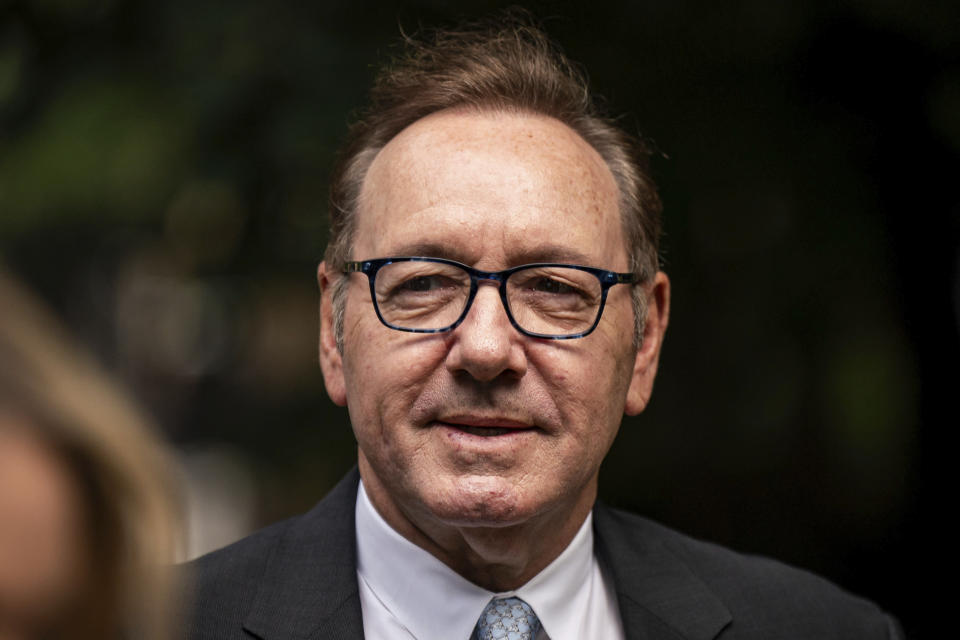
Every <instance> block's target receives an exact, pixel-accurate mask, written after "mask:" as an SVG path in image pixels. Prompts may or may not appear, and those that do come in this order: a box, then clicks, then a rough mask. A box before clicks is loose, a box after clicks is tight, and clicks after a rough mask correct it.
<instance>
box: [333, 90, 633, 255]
mask: <svg viewBox="0 0 960 640" xmlns="http://www.w3.org/2000/svg"><path fill="white" fill-rule="evenodd" d="M460 118H470V119H471V120H473V121H474V122H478V121H480V120H481V119H485V120H488V121H490V122H496V121H498V120H502V121H504V122H505V123H507V124H505V126H504V132H506V133H514V132H518V131H519V132H520V133H521V134H522V133H523V131H522V129H523V128H525V127H528V128H529V134H530V135H531V137H535V140H536V143H535V145H534V147H535V149H536V150H537V151H540V152H544V153H545V154H552V155H554V156H555V157H556V158H558V159H561V160H566V159H568V158H573V157H574V155H575V154H577V153H579V154H580V155H578V156H577V157H576V162H577V163H578V164H579V165H580V166H581V167H582V169H583V170H584V172H585V173H586V174H588V175H590V176H591V177H592V178H593V179H594V180H595V182H594V183H593V184H595V185H602V186H601V189H602V190H604V191H605V192H606V193H605V195H606V196H607V197H608V198H609V204H610V205H612V207H613V208H614V213H615V215H616V216H617V218H618V219H620V220H621V223H622V219H623V210H622V203H621V202H620V188H619V185H618V184H617V180H616V177H615V176H614V174H613V171H612V169H611V168H610V165H609V163H608V162H607V161H606V160H605V159H604V158H603V156H602V155H601V154H600V152H599V151H598V150H597V149H596V148H595V147H594V146H593V145H591V144H590V143H589V141H587V140H586V139H585V138H584V137H583V136H582V135H580V133H579V132H577V131H576V130H575V129H573V128H572V127H571V126H570V125H568V124H567V123H565V122H563V121H562V120H559V119H557V118H555V117H553V116H551V115H548V114H544V113H541V112H538V111H532V110H529V109H523V108H500V107H496V106H493V107H483V106H474V105H462V106H457V107H451V108H447V109H442V110H439V111H435V112H432V113H430V114H428V115H426V116H424V117H422V118H419V119H418V120H415V121H414V122H411V123H410V124H409V125H408V126H406V127H405V128H404V129H402V130H401V131H400V132H398V133H397V134H396V135H395V136H393V137H392V138H391V139H390V140H389V141H388V142H387V143H386V144H385V145H383V146H382V147H380V148H379V149H377V150H376V152H375V153H373V154H371V156H372V157H370V158H369V160H368V161H367V163H366V167H365V168H364V170H363V176H362V178H361V180H360V189H359V193H358V199H357V207H356V212H355V214H356V215H358V216H359V215H360V213H361V211H364V210H366V209H367V205H368V204H369V198H370V197H371V194H370V189H371V181H370V180H371V177H380V178H386V179H387V182H388V183H389V181H390V177H391V176H396V175H403V173H404V172H405V171H406V169H407V165H406V164H403V163H401V164H399V165H398V164H397V163H396V162H391V160H393V159H405V160H410V156H409V155H406V156H404V154H410V153H420V154H422V153H423V152H424V151H425V149H424V148H423V147H424V145H432V144H434V143H437V145H438V147H441V146H443V147H445V150H449V149H450V145H451V144H453V145H454V146H456V144H457V143H458V142H462V143H463V145H464V152H465V153H467V154H469V153H483V152H484V151H485V149H484V148H483V147H482V146H481V147H478V146H472V145H478V144H480V145H483V144H486V147H487V148H488V149H491V150H493V152H494V153H496V152H498V150H499V149H500V145H499V139H498V137H497V132H496V131H488V130H470V131H469V133H467V131H468V130H466V129H462V128H457V126H456V120H455V119H460ZM451 119H454V120H453V122H452V123H451ZM524 123H536V124H534V125H533V126H529V125H528V124H524ZM431 125H440V126H439V127H438V126H433V127H431ZM544 125H545V126H544ZM451 129H452V130H451ZM459 131H463V132H465V133H464V135H463V136H462V137H460V138H459V139H458V137H457V136H458V132H459ZM521 143H522V141H521ZM568 145H569V146H568ZM519 146H520V145H518V147H519ZM551 147H552V149H551ZM398 154H399V157H397V156H398ZM539 159H540V160H541V161H544V160H547V158H545V157H543V156H541V157H540V158H539ZM530 160H531V161H533V162H536V161H537V160H538V158H536V157H534V158H531V159H530ZM385 163H389V164H385ZM544 164H546V162H544ZM395 172H399V173H395ZM584 184H586V182H585V183H584ZM598 193H599V192H598ZM598 201H599V198H598ZM358 222H359V219H355V220H354V224H353V225H352V226H353V231H356V228H357V226H358ZM351 240H352V241H353V240H355V238H353V239H351ZM624 242H625V243H626V238H624ZM351 244H352V242H351ZM625 250H626V251H627V252H628V253H629V246H628V245H627V244H625Z"/></svg>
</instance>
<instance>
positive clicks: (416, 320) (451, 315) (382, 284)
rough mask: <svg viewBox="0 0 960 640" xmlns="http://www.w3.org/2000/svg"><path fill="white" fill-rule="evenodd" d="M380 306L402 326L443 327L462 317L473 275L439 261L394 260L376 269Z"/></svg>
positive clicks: (392, 321) (386, 316)
mask: <svg viewBox="0 0 960 640" xmlns="http://www.w3.org/2000/svg"><path fill="white" fill-rule="evenodd" d="M374 291H375V292H376V296H377V308H378V309H379V310H380V315H381V316H383V319H384V320H386V321H387V323H388V324H391V325H393V326H395V327H400V328H403V329H427V330H431V329H444V328H446V327H448V326H450V325H451V324H453V323H454V322H456V321H457V318H459V317H460V314H461V313H463V309H464V307H465V306H466V304H467V298H468V297H469V296H470V275H469V274H468V273H467V272H466V271H464V270H463V269H461V268H460V267H456V266H453V265H450V264H443V263H440V262H420V261H409V262H392V263H390V264H387V265H384V266H383V267H381V268H380V270H379V271H378V272H377V277H376V280H375V282H374Z"/></svg>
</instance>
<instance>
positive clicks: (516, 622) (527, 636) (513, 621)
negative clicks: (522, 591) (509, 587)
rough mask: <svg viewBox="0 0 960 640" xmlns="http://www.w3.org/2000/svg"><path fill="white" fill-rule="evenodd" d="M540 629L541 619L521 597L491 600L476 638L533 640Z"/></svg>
mask: <svg viewBox="0 0 960 640" xmlns="http://www.w3.org/2000/svg"><path fill="white" fill-rule="evenodd" d="M539 630H540V620H539V619H538V618H537V614H535V613H534V612H533V609H531V608H530V605H528V604H527V603H526V602H524V601H523V600H521V599H520V598H499V599H495V600H491V601H490V603H489V604H488V605H487V607H486V609H484V610H483V613H481V614H480V619H479V620H477V628H476V630H475V631H474V637H475V638H476V640H533V638H534V637H536V635H537V631H539Z"/></svg>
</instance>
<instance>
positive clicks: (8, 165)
mask: <svg viewBox="0 0 960 640" xmlns="http://www.w3.org/2000/svg"><path fill="white" fill-rule="evenodd" d="M304 4H307V3H276V2H273V3H266V2H244V1H233V2H195V1H193V0H191V1H186V0H173V1H165V2H148V1H146V0H42V1H36V2H22V1H16V0H14V1H10V0H0V256H2V259H3V261H4V262H6V263H7V265H8V266H9V267H11V268H12V269H13V270H14V271H15V272H16V273H18V274H19V275H20V276H21V277H22V278H23V279H24V280H25V281H26V282H27V283H28V284H29V285H31V286H32V287H34V289H35V290H37V291H38V292H39V293H40V294H41V295H42V296H43V298H44V299H45V300H46V301H47V302H48V303H49V304H51V305H52V306H53V307H54V309H55V310H56V311H57V312H59V314H60V315H61V317H62V318H63V319H64V321H65V322H66V323H67V324H68V326H69V327H70V328H71V329H72V331H73V332H74V333H75V334H76V335H77V336H78V337H79V338H80V339H81V340H82V341H83V342H84V343H85V344H87V345H89V346H90V348H91V349H92V350H93V351H94V352H95V353H96V354H97V355H99V357H100V358H101V359H102V360H104V361H105V362H106V363H107V364H108V365H109V366H110V367H111V368H112V370H113V371H115V372H116V373H117V375H119V376H120V377H121V379H122V380H124V381H125V382H126V384H127V385H128V387H129V388H130V389H131V391H132V392H133V393H134V395H135V396H136V397H137V398H138V399H139V400H140V401H141V402H142V403H143V404H144V405H145V406H146V407H147V409H148V410H149V411H150V412H151V413H152V414H153V416H154V417H155V418H156V420H157V421H158V422H159V423H160V424H161V425H162V427H163V428H164V429H165V431H166V435H167V436H168V438H169V439H170V440H171V441H172V442H174V443H175V445H176V447H177V448H178V450H179V451H180V454H181V457H182V459H183V461H184V466H185V468H186V469H187V471H186V474H187V483H188V484H189V486H190V496H191V497H190V500H191V504H192V507H191V509H192V513H193V514H194V516H195V518H196V521H197V523H199V524H196V525H195V526H194V527H193V530H192V532H191V536H193V540H192V543H191V544H192V545H193V546H192V547H191V553H199V552H200V551H204V550H206V549H207V548H208V547H210V546H212V545H214V544H221V543H224V542H228V541H229V540H230V539H232V538H233V537H236V536H239V535H241V534H242V533H243V532H244V531H246V530H248V529H250V528H251V527H256V526H260V525H262V524H264V523H267V522H269V521H272V520H275V519H278V518H281V517H285V516H288V515H291V514H294V513H297V512H300V511H303V510H305V509H307V508H308V507H309V506H310V505H312V504H313V503H314V502H315V501H316V500H317V499H318V498H319V497H320V496H321V495H322V494H323V493H324V492H325V491H326V490H327V489H328V488H329V487H331V486H332V484H333V483H335V482H336V480H337V479H338V478H339V477H340V476H341V475H342V474H343V473H344V471H346V470H347V469H348V468H349V467H350V466H351V465H352V464H353V460H354V457H355V452H354V441H353V438H352V434H351V432H350V429H349V423H348V421H347V416H346V412H345V411H344V410H341V409H338V408H337V407H334V406H333V405H332V403H331V402H330V401H329V400H328V399H327V397H326V394H325V392H324V390H323V386H322V380H321V377H320V373H319V370H318V367H317V366H316V346H315V336H316V331H317V326H316V303H317V293H316V285H315V279H314V273H315V267H316V263H317V261H318V260H319V259H320V257H321V255H322V252H323V249H324V246H325V241H326V232H325V228H324V226H325V202H326V195H327V193H326V182H327V176H328V173H329V170H330V167H331V160H332V157H333V153H334V151H335V149H336V147H337V144H338V142H339V141H340V140H341V138H342V137H343V134H344V132H345V130H346V125H347V122H348V120H349V115H350V113H351V112H352V111H353V110H355V109H356V108H357V107H359V106H360V105H361V104H362V103H363V100H364V96H365V92H366V88H367V86H368V84H369V82H370V79H371V78H372V75H373V69H374V67H375V66H376V64H377V63H378V62H382V61H384V60H386V59H387V58H388V56H389V54H390V51H391V46H390V43H391V42H393V41H394V40H395V39H396V36H397V34H398V31H399V30H398V26H402V27H403V28H404V29H406V30H408V31H413V30H416V28H417V25H418V24H420V23H423V24H436V23H442V22H447V21H449V20H451V19H454V18H458V17H461V16H467V17H469V16H478V15H481V14H483V13H485V12H487V11H489V10H491V9H493V8H496V7H498V6H502V5H503V4H505V3H497V2H478V1H473V2H461V3H458V4H457V9H456V10H454V9H451V8H449V7H447V6H446V5H445V4H443V3H440V2H429V1H426V0H424V1H422V2H403V3H384V2H379V3H374V2H363V1H357V2H350V3H348V2H326V3H314V6H309V7H304V6H303V5H304ZM528 6H529V7H530V8H532V9H533V10H534V12H535V13H536V14H537V15H538V16H540V17H541V18H543V19H544V21H545V25H546V27H547V30H548V31H549V32H550V33H551V34H552V35H553V36H555V37H556V38H557V39H558V40H559V41H560V43H561V44H562V45H563V46H564V48H565V50H566V52H567V53H568V54H569V55H570V56H571V57H572V58H574V59H575V60H578V61H580V62H582V63H583V64H584V65H585V67H586V68H587V70H588V71H589V73H590V76H591V79H592V82H593V84H594V86H595V88H596V89H597V90H598V91H599V92H600V93H601V94H603V95H604V96H606V98H607V100H608V102H609V104H610V106H611V108H612V110H613V111H614V112H616V113H623V114H625V116H624V118H623V121H622V122H623V124H624V126H626V127H627V128H628V129H630V130H632V131H634V132H641V133H642V134H644V135H645V136H647V137H649V138H651V139H652V140H653V141H654V142H655V143H656V145H657V148H658V149H659V152H660V154H659V155H658V156H657V158H656V159H655V163H654V172H655V176H656V178H657V180H658V181H659V183H660V185H661V187H662V195H663V199H664V201H665V207H666V209H665V230H666V237H665V240H664V257H665V268H666V270H667V271H668V273H669V274H670V275H671V277H672V279H673V287H674V289H673V291H674V298H673V315H672V323H671V328H670V331H669V333H668V336H667V343H666V348H665V352H664V355H663V362H662V367H661V374H660V377H659V379H658V383H657V388H656V391H655V394H654V401H653V404H652V406H651V407H650V409H649V410H648V411H647V412H646V413H645V414H643V415H641V416H639V417H637V418H631V419H627V420H625V422H624V424H623V429H622V432H621V435H620V436H619V439H618V441H617V443H616V444H615V445H614V450H613V451H612V452H611V454H610V457H609V459H608V461H607V463H606V465H605V467H604V469H603V472H602V474H603V476H604V477H603V479H602V485H601V486H602V494H603V497H604V499H606V500H607V501H609V502H611V503H613V504H615V505H618V506H622V507H626V508H630V509H633V510H636V511H639V512H641V513H644V514H648V515H650V516H652V517H654V518H657V519H660V520H662V521H664V522H665V523H667V524H669V525H671V526H674V527H677V528H680V529H683V530H685V531H687V532H689V533H692V534H694V535H697V536H701V537H705V538H709V539H713V540H716V541H719V542H722V543H724V544H727V545H730V546H733V547H735V548H737V549H740V550H744V551H748V552H754V553H763V554H768V555H773V556H776V557H778V558H781V559H783V560H786V561H788V562H791V563H794V564H798V565H801V566H804V567H807V568H810V569H813V570H815V571H818V572H821V573H823V574H825V575H826V576H828V577H830V578H831V579H833V580H835V581H837V582H839V583H840V584H841V585H843V586H844V587H846V588H848V589H850V590H853V591H856V592H859V593H862V594H864V595H866V596H868V597H870V598H872V599H874V600H876V601H878V602H879V603H880V604H881V605H882V606H884V607H885V608H887V609H889V610H891V611H892V612H893V613H895V614H896V615H897V616H899V617H900V618H901V620H902V621H903V622H904V624H905V626H906V627H907V629H908V631H910V632H911V634H912V635H914V636H927V635H929V636H935V635H940V633H941V627H940V624H941V622H940V620H941V617H940V616H943V615H944V614H945V611H946V610H947V609H946V608H945V607H949V605H948V604H947V601H946V598H945V595H946V594H944V593H941V594H938V593H936V590H935V589H934V588H933V587H932V585H931V580H932V579H933V577H934V576H942V577H946V578H947V584H950V581H949V578H950V577H952V576H951V575H950V574H949V573H947V572H946V571H945V568H946V564H947V561H946V558H947V557H950V558H952V557H953V556H954V555H955V550H954V549H950V548H948V547H946V545H947V541H948V540H951V539H952V538H953V531H954V529H950V530H949V531H948V529H947V528H946V524H945V522H944V520H945V518H943V517H941V513H947V512H948V509H949V508H950V507H949V504H955V503H954V502H952V500H950V501H948V500H949V499H948V498H947V495H948V493H947V491H948V485H947V479H946V476H947V474H946V470H947V469H949V468H951V467H952V466H953V464H952V463H953V461H952V460H949V461H948V460H947V456H948V451H947V445H946V433H947V432H949V431H950V430H951V425H953V427H957V426H958V425H960V412H958V409H957V406H956V402H955V399H956V397H957V395H958V393H957V391H958V389H960V376H958V356H960V347H958V316H960V278H958V273H960V252H958V238H960V197H958V182H960V180H958V176H960V173H958V169H960V166H958V165H960V20H958V17H960V11H958V10H957V6H956V4H955V2H952V1H950V2H948V1H940V2H936V1H934V2H923V3H908V2H905V1H896V0H857V1H852V2H840V3H837V2H827V1H807V2H801V1H798V0H795V1H792V2H769V1H768V0H739V1H736V2H725V3H717V2H710V1H705V0H701V1H699V2H688V3H675V2H668V1H666V0H658V1H652V2H627V1H622V2H613V1H597V2H589V3H579V2H556V3H531V4H529V5H528ZM0 318H2V309H0ZM201 524H202V526H201ZM204 527H205V529H204ZM218 527H219V529H218ZM201 529H202V531H201ZM950 562H951V564H952V560H951V561H950Z"/></svg>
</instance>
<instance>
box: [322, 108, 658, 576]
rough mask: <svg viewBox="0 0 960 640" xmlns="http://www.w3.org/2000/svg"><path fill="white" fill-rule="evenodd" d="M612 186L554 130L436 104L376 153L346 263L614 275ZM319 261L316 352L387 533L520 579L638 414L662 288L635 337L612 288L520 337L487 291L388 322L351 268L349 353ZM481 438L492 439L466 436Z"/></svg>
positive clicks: (546, 554) (537, 564)
mask: <svg viewBox="0 0 960 640" xmlns="http://www.w3.org/2000/svg"><path fill="white" fill-rule="evenodd" d="M617 202H618V194H617V189H616V185H615V182H614V179H613V176H612V174H611V173H610V171H609V170H608V169H607V167H606V165H605V164H604V162H603V160H602V159H601V158H600V156H599V155H598V154H597V153H596V151H595V150H593V149H592V148H591V147H590V146H589V145H588V144H587V143H586V142H585V141H584V140H583V139H582V138H580V137H579V136H578V135H577V134H576V133H574V132H573V131H572V130H571V129H569V128H568V127H567V126H566V125H564V124H562V123H560V122H558V121H556V120H553V119H551V118H547V117H543V116H538V115H531V114H522V113H503V112H500V113H495V112H477V111H466V110H448V111H442V112H439V113H435V114H432V115H430V116H428V117H426V118H424V119H422V120H420V121H418V122H416V123H414V124H413V125H411V126H410V127H408V128H407V129H405V130H404V131H403V132H401V133H400V134H399V135H398V136H397V137H396V138H394V139H393V140H392V141H391V142H390V143H389V144H388V145H387V146H386V147H385V148H384V149H383V150H382V151H381V152H380V153H379V155H378V156H377V157H376V159H375V160H374V162H373V164H372V166H371V167H370V170H369V172H368V174H367V177H366V180H365V182H364V185H363V190H362V193H361V203H360V208H359V210H358V220H357V229H356V236H355V242H354V247H353V258H354V259H360V260H363V259H369V258H378V257H388V256H400V255H429V256H436V257H445V258H450V259H454V260H458V261H460V262H463V263H465V264H469V265H472V266H474V267H477V268H479V269H484V270H490V271H493V270H500V269H504V268H508V267H511V266H515V265H518V264H525V263H530V262H547V261H551V262H567V263H575V264H584V265H589V266H595V267H601V268H605V269H611V270H616V271H627V270H628V254H627V248H626V246H625V242H624V235H623V232H622V226H621V224H620V214H619V211H618V204H617ZM337 277H340V275H339V274H332V273H328V272H327V270H326V267H325V265H323V264H321V265H320V269H319V271H318V279H319V281H320V285H321V288H322V289H323V303H322V315H323V317H322V330H321V345H320V358H321V365H322V367H323V372H324V379H325V383H326V386H327V390H328V393H329V394H330V396H331V398H332V399H333V400H334V402H336V403H338V404H341V405H344V404H345V405H346V406H347V407H348V408H349V412H350V419H351V422H352V424H353V429H354V432H355V434H356V438H357V442H358V445H359V466H360V472H361V475H362V477H363V481H364V486H365V487H366V489H367V491H368V493H369V494H370V497H371V500H372V501H373V504H374V505H375V507H376V508H377V510H378V511H379V512H380V513H381V515H383V517H384V518H385V519H386V520H387V521H388V522H389V523H390V524H391V525H392V526H393V527H394V528H395V529H397V530H398V531H399V532H400V533H401V534H403V535H404V536H406V537H407V538H408V539H410V540H411V541H413V542H414V543H416V544H418V545H420V546H421V547H423V548H425V549H427V550H428V551H430V552H431V553H433V554H434V555H436V556H437V557H438V558H440V559H441V560H442V561H444V562H446V563H447V564H448V565H449V566H451V567H452V568H453V569H455V570H456V571H458V572H459V573H461V574H462V575H464V576H465V577H467V578H468V579H471V580H473V581H474V582H476V583H477V584H480V585H483V586H486V587H488V588H491V589H495V590H497V589H509V588H514V587H516V586H519V585H520V584H523V582H525V581H526V580H528V579H529V578H530V577H532V576H533V575H536V573H537V572H539V571H540V570H541V569H542V568H543V567H545V566H546V565H547V564H549V562H550V561H551V560H552V559H553V558H554V557H556V556H557V555H558V554H559V553H560V552H561V551H562V549H563V548H564V547H565V546H566V545H567V543H568V542H569V541H570V540H571V539H572V537H573V535H574V534H575V533H576V531H577V529H578V528H579V526H580V524H581V523H582V522H583V520H584V518H585V517H586V515H587V513H588V512H589V510H590V508H591V507H592V505H593V502H594V500H595V497H596V486H597V473H598V470H599V467H600V463H601V462H602V460H603V458H604V456H605V455H606V453H607V451H608V450H609V448H610V446H611V444H612V442H613V439H614V437H615V436H616V433H617V430H618V428H619V425H620V421H621V418H622V415H623V413H624V412H627V413H629V414H635V413H638V412H640V411H642V410H643V409H644V407H645V406H646V403H647V401H648V399H649V396H650V392H651V389H652V385H653V379H654V375H655V373H656V366H657V359H658V356H659V351H660V344H661V341H662V336H663V332H664V331H665V329H666V324H667V316H668V307H669V282H668V281H667V278H666V276H665V275H664V274H662V273H658V274H657V276H656V278H655V279H654V281H653V282H650V283H647V284H646V285H644V286H645V287H646V289H647V292H648V297H649V305H648V307H649V311H648V317H647V323H646V329H645V331H644V336H643V342H642V345H641V347H640V349H639V350H638V349H636V348H635V347H634V346H633V327H634V318H633V307H632V305H631V292H630V288H629V287H628V286H622V285H620V286H615V287H613V288H612V289H611V290H610V292H609V296H608V299H607V305H606V308H605V310H604V312H603V317H602V318H601V321H600V324H599V326H598V327H597V328H596V330H595V331H594V332H593V333H592V334H590V335H589V336H587V337H585V338H580V339H575V340H540V339H535V338H529V337H525V336H523V335H521V334H520V333H518V332H517V331H516V330H515V329H514V328H513V327H512V325H511V324H510V322H509V320H508V318H507V316H506V313H505V312H504V309H503V307H502V305H501V302H500V299H499V296H498V293H497V291H496V285H494V284H491V283H484V284H481V287H480V290H479V292H478V294H477V297H476V299H475V301H474V304H473V307H472V308H471V310H470V312H469V314H468V316H467V318H466V319H465V321H464V322H463V324H461V325H460V326H459V327H457V328H456V329H455V330H453V331H450V332H447V333H442V334H414V333H404V332H400V331H395V330H391V329H389V328H387V327H385V326H383V325H382V324H381V323H380V322H379V321H378V319H377V317H376V314H375V313H374V309H373V305H372V302H371V299H370V293H369V289H368V286H367V281H366V277H365V276H363V275H362V274H351V275H349V276H343V277H349V278H350V282H349V285H348V291H347V295H346V303H345V305H346V306H345V322H344V348H343V352H342V353H341V352H339V351H338V350H337V347H336V341H335V337H334V336H333V335H332V302H331V286H330V285H331V284H332V283H333V281H334V280H335V278H337ZM483 433H486V434H492V435H481V434H483Z"/></svg>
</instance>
